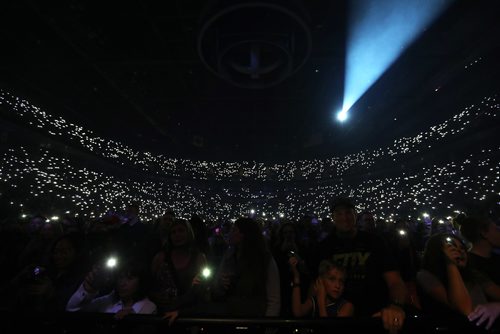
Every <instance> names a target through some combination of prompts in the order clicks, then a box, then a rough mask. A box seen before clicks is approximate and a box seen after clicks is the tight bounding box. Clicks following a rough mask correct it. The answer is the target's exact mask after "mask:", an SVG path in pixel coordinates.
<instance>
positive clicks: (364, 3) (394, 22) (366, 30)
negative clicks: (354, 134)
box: [342, 0, 453, 111]
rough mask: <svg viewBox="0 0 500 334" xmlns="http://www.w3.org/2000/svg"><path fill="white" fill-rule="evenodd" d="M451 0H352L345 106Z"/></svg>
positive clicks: (381, 72)
mask: <svg viewBox="0 0 500 334" xmlns="http://www.w3.org/2000/svg"><path fill="white" fill-rule="evenodd" d="M452 1H453V0H405V1H401V0H384V1H377V0H353V1H351V2H350V3H351V4H352V6H351V8H350V17H349V30H348V35H347V49H346V50H347V54H346V72H345V73H346V76H345V85H344V101H343V107H342V110H346V111H347V110H349V109H350V108H351V107H352V106H353V105H354V104H355V103H356V101H358V99H359V98H360V97H361V96H362V95H363V94H364V93H365V92H366V91H367V90H368V89H369V88H370V87H371V86H372V85H373V84H374V83H375V82H376V81H377V80H378V79H379V78H380V77H381V76H382V74H383V73H384V72H385V71H386V70H387V69H388V68H389V67H390V66H391V65H392V64H393V63H394V61H395V60H396V59H397V58H398V57H399V56H400V55H401V54H402V52H403V51H405V49H406V48H407V47H408V46H409V45H410V44H411V43H412V42H413V41H414V40H415V39H416V38H417V37H418V36H419V35H420V34H421V33H422V32H423V31H424V30H425V29H426V28H427V27H428V26H429V25H430V24H431V23H432V22H433V21H434V20H435V19H436V17H437V16H438V15H439V14H440V13H441V12H442V11H443V10H444V9H446V7H447V6H448V5H449V4H450V3H451V2H452Z"/></svg>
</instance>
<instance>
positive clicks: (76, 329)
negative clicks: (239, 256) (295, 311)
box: [0, 312, 500, 334]
mask: <svg viewBox="0 0 500 334" xmlns="http://www.w3.org/2000/svg"><path fill="white" fill-rule="evenodd" d="M0 314H2V318H3V319H2V321H1V322H0V323H1V324H2V325H1V326H0V332H1V333H5V334H6V333H30V334H31V333H50V334H55V333H61V334H63V333H64V334H73V333H74V334H83V333H85V334H95V333H97V334H101V333H106V334H125V333H140V334H157V333H189V334H195V333H198V334H208V333H210V334H211V333H217V334H220V333H236V334H254V333H263V334H285V333H287V334H288V333H290V334H315V333H388V332H387V331H386V330H384V328H383V325H382V321H381V319H380V318H325V319H289V318H271V317H269V318H230V317H225V318H220V317H180V318H178V319H177V320H176V321H175V322H174V324H173V325H172V326H169V324H168V321H166V320H163V319H162V318H161V316H160V315H141V314H131V315H128V316H126V317H125V318H124V319H121V320H116V319H115V318H114V315H113V314H106V313H83V312H74V313H69V312H68V313H57V314H56V313H15V314H14V313H11V312H1V313H0ZM496 325H497V324H496ZM499 327H500V326H494V327H493V330H490V333H500V328H499ZM400 333H422V334H424V333H425V334H428V333H488V332H487V331H485V330H484V329H482V328H481V327H478V326H476V325H475V324H472V323H470V322H469V321H468V320H467V319H466V318H465V317H458V316H457V317H454V318H445V317H432V316H422V315H410V316H409V317H408V318H407V319H406V321H405V324H404V326H403V328H402V329H401V331H400Z"/></svg>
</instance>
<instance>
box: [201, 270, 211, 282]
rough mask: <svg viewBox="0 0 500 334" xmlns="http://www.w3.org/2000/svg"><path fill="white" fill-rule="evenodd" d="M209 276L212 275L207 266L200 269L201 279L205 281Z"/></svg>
mask: <svg viewBox="0 0 500 334" xmlns="http://www.w3.org/2000/svg"><path fill="white" fill-rule="evenodd" d="M210 277H212V270H211V269H210V268H209V267H205V268H203V270H202V271H201V279H202V280H205V281H206V280H208V279H210Z"/></svg>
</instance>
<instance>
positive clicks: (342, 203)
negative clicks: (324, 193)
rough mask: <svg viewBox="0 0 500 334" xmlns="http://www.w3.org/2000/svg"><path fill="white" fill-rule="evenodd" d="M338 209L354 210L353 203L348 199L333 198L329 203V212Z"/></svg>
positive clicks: (342, 197) (341, 197)
mask: <svg viewBox="0 0 500 334" xmlns="http://www.w3.org/2000/svg"><path fill="white" fill-rule="evenodd" d="M338 207H344V208H347V209H356V206H355V205H354V201H353V200H352V198H350V197H344V196H339V197H336V198H334V199H333V200H332V201H331V203H330V211H331V212H333V211H335V210H336V209H337V208H338Z"/></svg>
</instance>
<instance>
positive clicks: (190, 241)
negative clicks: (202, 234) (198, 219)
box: [166, 218, 195, 251]
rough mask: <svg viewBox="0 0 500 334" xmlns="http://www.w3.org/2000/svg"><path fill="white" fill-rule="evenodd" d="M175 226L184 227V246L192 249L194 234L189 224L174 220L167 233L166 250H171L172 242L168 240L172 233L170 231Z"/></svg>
mask: <svg viewBox="0 0 500 334" xmlns="http://www.w3.org/2000/svg"><path fill="white" fill-rule="evenodd" d="M177 225H181V226H184V227H185V228H186V230H187V241H186V246H188V247H193V246H194V245H195V240H194V232H193V228H192V227H191V224H190V223H189V222H188V221H187V220H186V219H180V218H176V219H175V220H174V222H173V223H172V224H171V225H170V226H169V228H168V232H167V235H168V242H167V244H166V246H167V249H168V250H169V251H170V250H172V241H171V240H170V233H171V232H172V229H173V228H174V227H175V226H177Z"/></svg>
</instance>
